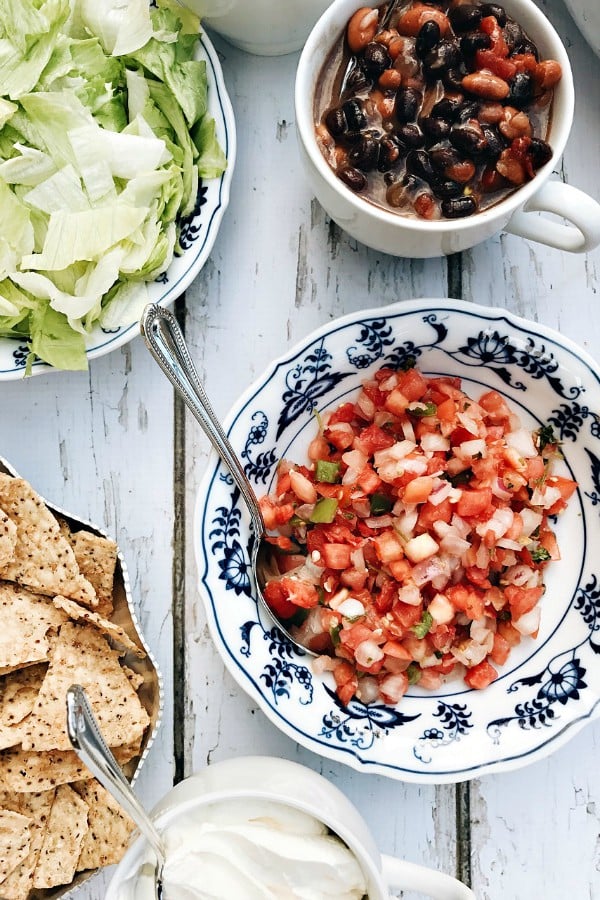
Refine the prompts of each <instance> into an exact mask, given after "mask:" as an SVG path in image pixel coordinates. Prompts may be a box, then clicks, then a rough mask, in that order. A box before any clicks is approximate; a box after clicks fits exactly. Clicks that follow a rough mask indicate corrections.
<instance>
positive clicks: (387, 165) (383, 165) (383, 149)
mask: <svg viewBox="0 0 600 900" xmlns="http://www.w3.org/2000/svg"><path fill="white" fill-rule="evenodd" d="M401 154H402V146H401V144H400V141H399V140H398V138H397V137H396V136H395V135H393V134H386V135H384V137H382V138H381V140H380V141H379V160H378V162H377V168H378V169H379V171H380V172H387V171H388V169H391V168H392V166H395V165H396V163H397V162H398V160H399V159H400V156H401Z"/></svg>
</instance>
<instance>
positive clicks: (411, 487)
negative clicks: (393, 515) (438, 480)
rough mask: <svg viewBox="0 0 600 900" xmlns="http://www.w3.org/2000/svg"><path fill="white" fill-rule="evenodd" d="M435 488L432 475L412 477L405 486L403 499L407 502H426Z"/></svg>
mask: <svg viewBox="0 0 600 900" xmlns="http://www.w3.org/2000/svg"><path fill="white" fill-rule="evenodd" d="M432 490H433V478H432V477H431V475H420V476H418V477H417V478H412V479H411V480H410V481H409V482H408V484H407V485H406V487H405V488H404V495H403V500H404V502H405V503H424V502H425V500H427V498H428V497H429V495H430V494H431V492H432Z"/></svg>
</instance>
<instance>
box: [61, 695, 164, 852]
mask: <svg viewBox="0 0 600 900" xmlns="http://www.w3.org/2000/svg"><path fill="white" fill-rule="evenodd" d="M67 732H68V734H69V740H70V741H71V744H72V746H73V749H74V750H75V752H76V753H77V755H78V756H79V758H80V760H81V761H82V762H83V763H84V764H85V765H86V766H87V768H88V769H89V770H90V772H91V773H92V775H94V777H95V778H97V779H98V781H99V782H100V784H101V785H102V787H104V788H106V790H107V791H108V792H109V794H111V795H112V796H113V797H114V798H115V800H117V801H118V803H119V804H120V806H122V807H123V809H124V810H125V812H126V813H128V815H129V816H130V817H131V818H132V819H133V821H134V822H135V824H136V825H137V827H138V828H139V830H140V831H141V832H142V834H143V835H144V836H145V837H146V839H147V840H148V842H149V843H150V846H151V847H152V849H153V850H154V852H155V854H156V858H157V860H158V864H159V869H162V867H163V865H164V862H165V852H164V849H163V843H162V840H161V838H160V835H159V833H158V831H157V830H156V828H155V827H154V825H153V824H152V822H151V820H150V818H149V817H148V815H147V813H146V811H145V810H144V808H143V807H142V805H141V804H140V802H139V800H138V799H137V797H136V796H135V794H134V793H133V791H132V789H131V785H130V784H129V782H128V781H127V779H126V778H125V776H124V775H123V772H122V771H121V767H120V766H119V764H118V762H117V761H116V759H115V758H114V756H113V755H112V753H111V751H110V749H109V747H108V746H107V744H106V741H105V740H104V738H103V736H102V733H101V731H100V727H99V725H98V722H97V721H96V717H95V716H94V713H93V712H92V708H91V706H90V702H89V700H88V698H87V695H86V693H85V691H84V689H83V688H82V687H81V686H80V685H78V684H74V685H71V687H70V688H69V689H68V691H67Z"/></svg>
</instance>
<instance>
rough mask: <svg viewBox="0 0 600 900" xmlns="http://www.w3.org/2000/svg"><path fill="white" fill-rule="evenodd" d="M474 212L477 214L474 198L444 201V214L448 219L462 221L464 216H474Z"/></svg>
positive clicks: (457, 198) (456, 198)
mask: <svg viewBox="0 0 600 900" xmlns="http://www.w3.org/2000/svg"><path fill="white" fill-rule="evenodd" d="M474 212H477V203H476V202H475V200H474V199H473V197H455V198H453V199H451V200H442V214H443V215H444V216H445V217H446V218H447V219H462V218H463V217H464V216H472V215H473V213H474Z"/></svg>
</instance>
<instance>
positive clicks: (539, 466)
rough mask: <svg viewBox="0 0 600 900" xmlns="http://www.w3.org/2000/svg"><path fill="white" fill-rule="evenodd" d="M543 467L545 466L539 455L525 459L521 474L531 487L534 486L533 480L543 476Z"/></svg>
mask: <svg viewBox="0 0 600 900" xmlns="http://www.w3.org/2000/svg"><path fill="white" fill-rule="evenodd" d="M545 468H546V466H545V464H544V460H543V459H542V457H541V456H532V457H531V458H530V459H528V460H527V465H526V466H525V471H524V472H523V475H524V476H525V478H526V479H527V482H528V484H529V485H530V486H531V487H535V482H536V481H539V480H540V478H543V476H544V471H545Z"/></svg>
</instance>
